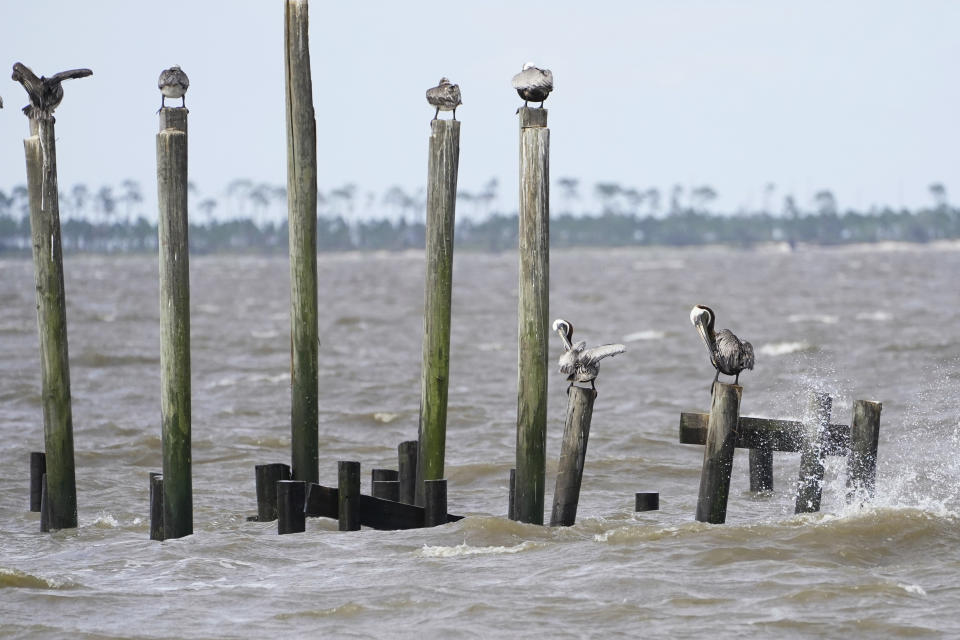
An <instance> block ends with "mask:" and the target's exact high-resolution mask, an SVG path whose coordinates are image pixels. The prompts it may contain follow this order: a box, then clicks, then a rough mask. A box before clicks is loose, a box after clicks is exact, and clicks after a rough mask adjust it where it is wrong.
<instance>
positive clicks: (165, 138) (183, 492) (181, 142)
mask: <svg viewBox="0 0 960 640" xmlns="http://www.w3.org/2000/svg"><path fill="white" fill-rule="evenodd" d="M187 113H188V112H187V109H185V108H183V107H176V108H173V107H164V108H162V109H160V132H159V133H158V134H157V200H158V204H159V208H160V217H159V220H158V224H157V230H158V235H159V240H160V245H159V249H160V415H161V422H162V429H163V534H164V537H165V538H182V537H183V536H188V535H190V534H192V533H193V481H192V478H191V467H192V455H191V451H190V446H191V413H190V412H191V403H190V259H189V257H190V244H189V241H188V238H187V235H188V230H189V226H190V224H189V221H188V218H187Z"/></svg>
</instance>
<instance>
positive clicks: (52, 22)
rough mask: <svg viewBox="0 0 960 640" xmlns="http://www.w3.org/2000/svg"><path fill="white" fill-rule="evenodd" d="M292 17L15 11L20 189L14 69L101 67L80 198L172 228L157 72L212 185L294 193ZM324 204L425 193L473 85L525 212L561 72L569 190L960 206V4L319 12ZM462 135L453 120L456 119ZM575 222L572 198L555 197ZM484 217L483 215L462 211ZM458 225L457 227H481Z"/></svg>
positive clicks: (740, 201)
mask: <svg viewBox="0 0 960 640" xmlns="http://www.w3.org/2000/svg"><path fill="white" fill-rule="evenodd" d="M283 4H284V3H283V1H282V0H273V1H265V0H257V1H255V2H254V1H249V2H241V1H231V2H225V1H208V0H166V1H165V2H163V3H159V2H130V1H128V0H123V1H119V0H118V1H112V0H110V1H106V0H91V1H88V2H68V1H66V0H59V1H54V0H30V1H29V2H17V1H14V0H2V10H0V66H2V67H3V69H6V71H3V76H2V77H3V78H4V79H3V80H0V96H2V97H3V100H4V103H5V108H4V109H3V110H2V111H0V189H4V190H7V189H9V188H10V187H12V186H13V185H15V184H19V183H23V182H24V181H25V170H24V158H23V147H22V143H21V140H22V139H23V137H24V136H25V135H26V133H27V130H28V126H27V120H26V118H25V117H24V116H23V115H22V114H21V113H20V111H19V107H21V106H23V105H24V104H26V94H25V93H24V91H23V89H22V88H21V87H20V85H18V84H16V83H14V82H13V81H12V80H10V79H9V74H10V69H11V67H12V65H13V63H14V62H16V61H22V62H23V63H25V64H26V65H27V66H29V67H31V68H32V69H33V70H34V71H35V72H37V73H38V74H45V75H51V74H52V73H55V72H57V71H61V70H63V69H67V68H72V67H90V68H91V69H93V71H94V75H93V76H92V77H90V78H85V79H82V80H74V81H70V82H69V83H66V84H65V85H64V87H65V91H66V97H65V99H64V101H63V103H62V104H61V106H60V108H59V109H58V110H57V112H56V117H57V137H58V140H57V145H58V146H57V153H58V163H59V177H60V184H61V188H64V187H69V186H71V185H73V184H75V183H77V182H85V183H87V184H89V185H90V186H91V187H98V186H99V185H102V184H113V185H119V183H120V182H121V181H122V180H124V179H126V178H133V179H136V180H138V181H140V182H141V183H142V185H143V188H144V192H145V196H146V197H147V204H148V206H149V207H150V210H153V208H154V207H155V205H154V202H155V191H156V187H155V184H156V182H155V141H154V136H155V134H156V130H157V115H156V113H155V112H156V110H157V108H158V107H159V105H160V93H159V91H158V90H157V88H156V80H157V76H158V75H159V72H160V71H161V70H162V69H164V68H165V67H167V66H170V65H172V64H179V65H181V66H182V67H183V69H184V70H185V71H186V72H187V73H188V74H189V76H190V82H191V87H190V91H189V93H188V94H187V106H188V107H189V108H190V177H191V180H192V181H194V182H195V183H196V184H197V185H198V187H200V189H201V191H203V192H204V193H205V194H206V195H212V196H220V195H222V193H223V192H224V190H225V187H226V185H227V184H228V183H229V182H230V181H231V180H233V179H235V178H250V179H252V180H254V181H256V182H269V183H274V184H283V183H285V181H286V155H285V144H286V142H285V120H284V93H283ZM310 18H311V25H310V26H311V29H310V45H311V58H312V67H313V83H314V84H313V88H314V101H315V107H316V113H317V138H318V157H319V183H320V189H321V190H324V191H325V190H328V189H331V188H334V187H337V186H340V185H342V184H344V183H347V182H353V183H356V184H357V185H358V188H359V189H360V191H361V193H365V192H367V191H376V192H378V194H379V193H382V192H383V191H384V190H385V189H387V188H388V187H389V186H391V185H394V184H398V185H401V186H403V187H404V188H405V189H408V190H411V189H414V188H416V187H419V186H421V185H423V184H424V182H425V180H426V151H427V138H428V134H429V126H428V123H429V120H430V118H431V117H432V116H433V111H432V109H431V108H430V107H429V106H428V105H427V103H426V101H425V98H424V91H425V90H426V89H427V88H428V87H430V86H433V85H434V84H436V82H437V80H438V79H439V78H440V76H443V75H446V76H449V77H450V78H451V79H452V80H453V81H454V82H456V83H458V84H460V87H461V90H462V92H463V101H464V105H463V106H462V107H461V108H460V109H459V110H458V112H457V115H458V119H460V120H462V121H463V128H462V133H461V157H460V183H459V184H460V188H461V189H464V190H468V191H473V190H478V189H479V188H480V187H481V186H482V185H483V184H484V183H485V182H487V180H489V179H490V178H491V177H494V176H495V177H497V178H498V179H499V180H500V200H499V203H500V205H501V206H503V207H504V208H506V209H509V210H513V209H514V208H515V206H516V205H515V202H516V195H515V193H516V184H517V179H516V173H517V155H518V153H517V122H516V116H515V114H514V111H515V109H516V107H517V106H518V105H519V104H521V102H520V100H519V98H518V97H517V95H516V93H515V92H514V91H513V90H512V89H511V87H510V78H511V76H512V75H513V74H514V73H516V72H517V71H519V70H520V67H521V66H522V64H523V63H524V62H525V61H533V62H535V63H537V64H538V65H540V66H545V67H548V68H550V69H552V70H553V73H554V78H555V82H556V89H555V91H554V93H553V94H552V95H551V96H550V99H549V100H548V101H547V107H548V108H549V110H550V129H551V167H550V170H551V176H552V177H553V179H554V180H556V179H557V178H560V177H564V176H573V177H578V178H580V179H581V180H582V184H583V186H582V187H581V191H583V192H584V195H589V194H590V192H592V188H593V184H594V183H595V182H597V181H617V182H620V183H623V184H625V185H629V186H634V187H637V188H647V187H650V186H656V187H659V188H660V189H661V190H662V191H663V192H664V193H666V192H667V191H668V190H669V189H670V188H671V186H672V185H674V184H677V183H679V184H681V185H684V186H695V185H701V184H709V185H711V186H712V187H713V188H714V189H716V190H717V191H718V192H719V194H720V198H719V199H718V201H717V203H716V205H715V207H714V208H716V209H725V210H733V209H736V208H739V207H741V206H744V207H750V208H757V207H759V206H760V205H761V202H762V198H763V191H764V185H766V184H767V183H768V182H773V183H775V184H776V185H777V192H776V195H775V196H774V198H775V201H776V202H777V203H779V201H780V200H781V198H782V195H783V194H784V193H792V194H794V195H795V196H796V197H797V200H798V202H799V203H800V204H801V205H802V206H805V207H808V206H810V205H811V201H812V196H813V193H814V192H815V191H817V190H819V189H822V188H831V189H833V190H834V193H835V194H836V196H837V199H838V201H839V204H840V206H841V207H842V208H845V207H848V206H849V207H857V208H867V207H869V206H870V205H871V204H874V203H877V204H891V205H894V206H899V205H907V206H915V205H919V204H926V203H929V202H931V198H930V195H929V193H928V191H927V187H928V185H929V184H930V183H931V182H934V181H939V182H942V183H943V184H945V185H946V186H947V189H948V193H949V194H950V195H951V200H952V201H954V202H956V201H957V196H960V158H958V154H957V150H958V149H960V127H958V126H957V121H958V119H960V77H958V74H957V72H956V71H953V72H951V71H950V69H956V63H957V61H958V60H960V3H958V2H949V1H912V2H883V1H878V0H871V1H869V2H867V1H863V2H852V1H851V2H838V1H836V0H834V1H829V2H802V3H801V2H791V3H787V2H774V1H771V0H753V1H747V0H744V1H739V2H732V1H731V2H723V1H716V0H713V1H706V0H704V1H677V0H673V1H670V2H667V1H666V0H663V1H660V2H652V1H648V2H637V1H623V2H613V1H610V2H604V1H602V0H596V1H594V2H587V3H585V2H581V1H578V2H562V1H553V2H547V1H544V2H523V1H518V0H513V1H509V2H508V1H484V2H469V3H465V2H437V1H434V2H425V1H420V0H406V1H404V2H394V1H391V2H386V1H384V2H374V1H370V2H319V1H314V2H311V4H310ZM447 117H449V115H447ZM554 204H555V208H556V207H557V206H559V204H560V190H559V189H556V188H555V189H554ZM461 212H462V214H467V213H468V211H466V210H465V207H463V206H462V207H461ZM461 212H458V213H461Z"/></svg>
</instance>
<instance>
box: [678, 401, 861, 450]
mask: <svg viewBox="0 0 960 640" xmlns="http://www.w3.org/2000/svg"><path fill="white" fill-rule="evenodd" d="M709 419H710V416H709V414H706V413H692V412H684V413H681V414H680V444H705V443H706V442H707V423H708V422H709ZM849 438H850V427H849V426H848V425H845V424H831V425H830V429H829V432H828V433H826V434H825V437H824V440H823V443H824V453H825V454H826V455H832V456H845V455H847V443H848V441H849ZM764 443H767V445H768V446H770V447H771V448H772V449H773V450H774V451H791V452H798V451H801V450H802V449H803V423H802V422H798V421H795V420H777V419H771V418H751V417H748V416H740V422H739V424H738V425H737V439H736V442H735V445H736V447H737V448H738V449H757V448H760V447H762V446H764Z"/></svg>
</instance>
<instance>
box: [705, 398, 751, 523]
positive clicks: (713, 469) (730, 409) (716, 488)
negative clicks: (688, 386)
mask: <svg viewBox="0 0 960 640" xmlns="http://www.w3.org/2000/svg"><path fill="white" fill-rule="evenodd" d="M742 395H743V387H741V386H739V385H733V384H727V383H725V382H716V383H714V385H713V398H712V402H711V405H710V420H709V422H708V423H707V442H706V444H705V446H704V448H703V469H702V470H701V471H700V493H699V496H698V498H697V520H698V521H699V522H709V523H711V524H723V523H724V522H725V521H726V519H727V498H728V496H729V495H730V471H731V470H732V468H733V452H734V446H735V444H736V439H737V424H738V422H739V419H740V398H741V396H742Z"/></svg>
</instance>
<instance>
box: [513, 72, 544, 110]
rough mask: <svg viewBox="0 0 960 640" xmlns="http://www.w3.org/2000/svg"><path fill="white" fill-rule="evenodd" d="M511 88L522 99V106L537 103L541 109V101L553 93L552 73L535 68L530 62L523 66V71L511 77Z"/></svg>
mask: <svg viewBox="0 0 960 640" xmlns="http://www.w3.org/2000/svg"><path fill="white" fill-rule="evenodd" d="M512 84H513V88H514V89H516V90H517V93H518V94H520V97H521V98H523V106H524V107H526V106H527V103H528V102H539V103H540V108H541V109H542V108H543V101H544V100H546V99H547V96H548V95H550V92H551V91H553V73H552V72H551V71H550V70H549V69H540V68H538V67H535V66H534V64H533V63H532V62H527V63H526V64H524V65H523V70H522V71H521V72H520V73H518V74H517V75H515V76H513V82H512Z"/></svg>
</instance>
